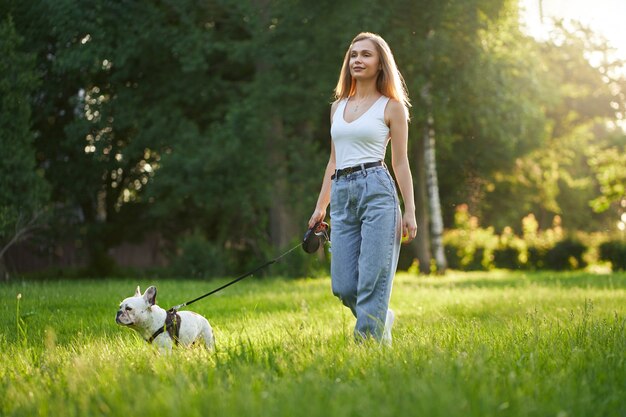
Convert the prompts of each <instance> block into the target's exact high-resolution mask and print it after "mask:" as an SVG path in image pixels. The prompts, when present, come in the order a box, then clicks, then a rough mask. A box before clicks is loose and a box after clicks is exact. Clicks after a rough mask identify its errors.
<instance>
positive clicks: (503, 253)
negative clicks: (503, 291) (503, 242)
mask: <svg viewBox="0 0 626 417" xmlns="http://www.w3.org/2000/svg"><path fill="white" fill-rule="evenodd" d="M519 256H520V251H519V249H517V248H513V247H510V246H509V247H502V248H496V249H494V251H493V264H494V265H495V267H496V268H504V269H517V268H520V266H521V264H520V260H519Z"/></svg>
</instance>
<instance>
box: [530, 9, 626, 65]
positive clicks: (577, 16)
mask: <svg viewBox="0 0 626 417" xmlns="http://www.w3.org/2000/svg"><path fill="white" fill-rule="evenodd" d="M540 3H541V4H542V9H543V16H544V24H542V23H541V20H540V13H539V4H540ZM519 4H520V9H521V12H522V16H523V17H522V19H523V21H524V22H525V24H526V27H527V30H528V33H529V34H531V35H533V36H535V37H538V38H542V37H543V36H544V35H545V33H546V32H547V30H548V25H547V23H548V22H549V19H550V18H563V19H566V20H577V21H579V22H581V23H583V24H585V25H586V26H589V27H590V28H591V29H592V30H593V31H594V32H595V33H598V34H601V35H602V36H604V37H605V38H606V39H608V41H609V44H610V45H611V46H612V47H614V48H616V49H617V50H618V51H617V54H618V55H619V57H620V58H626V24H625V22H626V0H519Z"/></svg>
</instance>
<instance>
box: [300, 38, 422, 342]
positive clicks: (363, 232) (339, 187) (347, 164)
mask: <svg viewBox="0 0 626 417" xmlns="http://www.w3.org/2000/svg"><path fill="white" fill-rule="evenodd" d="M335 97H336V101H335V102H334V103H333V104H332V106H331V111H330V118H331V138H332V140H331V151H330V158H329V160H328V165H327V166H326V171H325V173H324V179H323V182H322V188H321V191H320V194H319V198H318V200H317V205H316V207H315V211H314V212H313V215H312V216H311V218H310V220H309V227H313V226H314V225H315V224H316V223H318V222H320V221H322V220H324V218H325V216H326V209H327V207H328V205H329V204H330V219H331V237H330V238H331V242H332V260H331V278H332V290H333V294H335V295H336V296H337V297H338V298H339V299H340V300H341V301H342V302H343V304H344V305H346V306H347V307H349V308H350V310H351V311H352V313H353V314H354V316H355V317H356V326H355V329H354V334H355V337H356V338H357V340H361V339H365V338H368V337H373V338H374V339H375V340H377V341H380V342H382V343H383V344H386V345H391V340H392V337H391V327H392V325H393V321H394V314H393V312H392V311H391V310H389V298H390V296H391V286H392V282H393V277H394V275H395V272H396V267H397V264H398V256H399V254H400V241H401V237H404V238H405V241H406V242H407V243H408V242H410V241H411V240H413V239H414V238H415V236H416V234H417V222H416V220H415V200H414V197H413V179H412V177H411V170H410V167H409V160H408V156H407V141H408V118H409V116H408V115H409V113H408V107H409V106H410V104H409V100H408V97H407V92H406V87H405V84H404V80H403V78H402V75H401V74H400V72H399V70H398V68H397V66H396V63H395V60H394V58H393V54H392V52H391V49H390V48H389V46H388V45H387V42H385V40H384V39H383V38H381V37H380V36H379V35H376V34H373V33H367V32H364V33H360V34H359V35H357V36H356V37H355V38H354V40H353V41H352V43H351V44H350V47H349V48H348V51H347V52H346V55H345V58H344V61H343V66H342V68H341V73H340V76H339V81H338V83H337V87H336V88H335ZM389 142H391V162H392V168H393V172H394V174H395V177H396V179H397V182H398V188H399V189H400V193H401V194H402V200H403V202H404V215H402V213H401V211H400V206H399V200H398V195H397V191H396V184H395V183H394V180H393V178H392V177H391V175H390V173H389V171H388V170H387V167H386V166H385V164H384V162H383V161H384V159H385V152H386V149H387V144H388V143H389Z"/></svg>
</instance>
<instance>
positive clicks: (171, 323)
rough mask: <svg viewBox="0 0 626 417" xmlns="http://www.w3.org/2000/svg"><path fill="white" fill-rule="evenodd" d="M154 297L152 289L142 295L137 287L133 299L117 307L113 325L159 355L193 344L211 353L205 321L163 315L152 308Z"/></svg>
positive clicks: (212, 342) (210, 332)
mask: <svg viewBox="0 0 626 417" xmlns="http://www.w3.org/2000/svg"><path fill="white" fill-rule="evenodd" d="M156 294H157V290H156V287H154V286H152V287H150V288H148V289H147V290H146V292H145V293H144V294H143V295H141V290H140V289H139V287H137V290H136V291H135V295H134V296H133V297H128V298H127V299H125V300H124V301H122V303H121V304H120V309H119V310H118V312H117V316H116V317H115V321H116V322H117V324H120V325H122V326H128V327H130V328H131V329H133V330H135V331H137V332H138V333H139V334H140V335H141V337H143V338H144V340H146V341H147V342H148V343H153V342H154V344H155V345H156V346H158V347H159V349H160V350H162V351H168V352H169V351H171V350H172V346H173V345H178V344H181V345H183V346H190V345H192V344H193V343H194V342H204V345H205V346H206V348H207V349H210V350H212V349H213V347H214V345H215V340H214V338H213V329H212V328H211V325H210V324H209V322H208V320H207V319H205V318H204V317H202V316H201V315H199V314H197V313H194V312H192V311H178V312H176V311H165V310H164V309H162V308H161V307H159V306H158V305H156Z"/></svg>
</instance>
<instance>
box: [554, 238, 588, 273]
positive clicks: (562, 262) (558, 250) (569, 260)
mask: <svg viewBox="0 0 626 417" xmlns="http://www.w3.org/2000/svg"><path fill="white" fill-rule="evenodd" d="M586 250H587V246H586V245H585V244H584V243H582V242H580V241H578V240H575V239H571V238H568V239H564V240H561V241H559V242H557V243H556V245H554V247H552V248H550V250H548V252H547V253H546V256H545V266H546V268H548V269H554V270H557V271H568V270H574V269H583V268H584V267H585V266H586V265H587V264H586V262H585V260H584V259H583V255H584V253H585V251H586Z"/></svg>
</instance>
